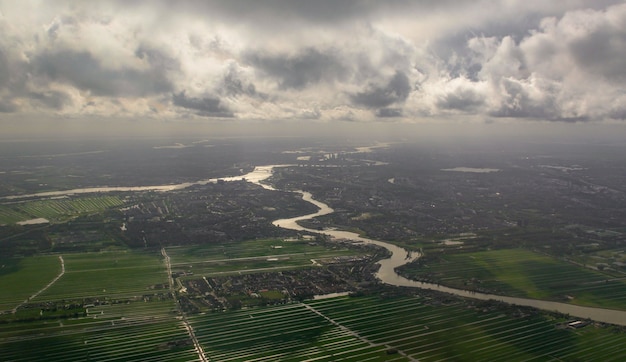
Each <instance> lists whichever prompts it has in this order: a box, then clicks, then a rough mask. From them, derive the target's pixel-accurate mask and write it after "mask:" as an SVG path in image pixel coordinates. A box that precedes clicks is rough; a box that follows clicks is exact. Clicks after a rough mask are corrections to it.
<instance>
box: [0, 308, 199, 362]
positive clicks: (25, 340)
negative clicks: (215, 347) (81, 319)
mask: <svg viewBox="0 0 626 362" xmlns="http://www.w3.org/2000/svg"><path fill="white" fill-rule="evenodd" d="M36 332H40V331H39V330H38V331H36ZM46 332H48V333H39V334H35V333H33V334H30V335H27V336H22V337H14V338H11V339H5V340H0V360H2V361H37V360H43V359H45V360H46V361H88V360H94V361H197V360H199V357H198V355H197V353H196V352H195V351H194V348H193V344H192V343H191V342H190V340H189V336H188V334H187V331H186V329H185V328H184V326H183V324H182V322H180V321H177V320H175V319H174V318H172V317H170V318H164V319H156V320H143V319H140V320H133V319H132V318H129V319H126V320H107V321H105V322H99V321H98V320H93V322H92V323H81V324H76V325H65V326H59V327H57V330H56V331H54V333H50V331H46ZM33 346H36V347H35V348H33Z"/></svg>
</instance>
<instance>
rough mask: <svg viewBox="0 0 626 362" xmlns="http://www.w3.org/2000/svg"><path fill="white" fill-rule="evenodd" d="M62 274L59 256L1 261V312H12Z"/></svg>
mask: <svg viewBox="0 0 626 362" xmlns="http://www.w3.org/2000/svg"><path fill="white" fill-rule="evenodd" d="M60 272H61V261H60V260H59V257H58V256H55V255H44V256H32V257H24V258H6V259H0V291H1V292H0V311H4V310H11V309H13V308H15V307H16V306H17V305H19V304H20V303H22V302H23V301H24V300H26V299H27V298H29V297H30V296H31V295H33V294H35V293H36V292H37V291H39V290H40V289H41V288H44V287H45V286H46V285H47V284H48V283H50V282H51V281H52V280H53V279H54V278H56V277H57V275H59V273H60Z"/></svg>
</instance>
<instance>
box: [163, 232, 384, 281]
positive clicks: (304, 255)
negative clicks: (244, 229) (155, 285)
mask: <svg viewBox="0 0 626 362" xmlns="http://www.w3.org/2000/svg"><path fill="white" fill-rule="evenodd" d="M371 252H372V251H371V250H365V249H362V250H359V249H356V248H355V247H351V248H348V247H346V246H342V245H340V244H337V243H328V245H324V244H323V243H322V242H315V241H310V240H305V239H300V240H285V239H258V240H247V241H243V242H240V243H223V244H221V245H219V246H217V245H200V246H192V247H169V248H167V253H168V255H169V256H170V257H171V258H172V270H173V271H179V272H193V273H194V274H195V275H205V276H210V275H217V274H233V273H237V274H239V273H241V272H245V271H246V270H250V271H252V270H259V269H261V270H263V269H274V268H276V269H293V268H297V267H308V266H311V265H312V264H313V262H312V260H315V261H318V260H319V261H323V260H326V259H332V258H335V257H349V256H355V257H356V256H361V255H365V254H366V253H371Z"/></svg>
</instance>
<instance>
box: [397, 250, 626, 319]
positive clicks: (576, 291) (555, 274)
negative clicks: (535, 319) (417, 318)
mask: <svg viewBox="0 0 626 362" xmlns="http://www.w3.org/2000/svg"><path fill="white" fill-rule="evenodd" d="M404 271H405V273H406V274H407V275H408V276H410V277H411V278H416V279H426V280H431V281H434V282H437V283H440V284H442V285H447V286H451V287H455V288H462V289H473V290H479V291H485V292H489V293H493V294H500V295H510V296H516V297H527V298H535V299H546V300H555V301H563V302H570V303H574V304H580V305H586V306H595V307H604V308H615V309H626V278H614V277H612V276H610V275H607V274H604V273H601V272H599V271H595V270H590V269H587V268H584V267H582V266H578V265H574V264H571V263H568V262H566V261H562V260H557V259H554V258H552V257H549V256H546V255H542V254H538V253H534V252H532V251H529V250H524V249H507V250H493V251H484V252H476V253H460V254H452V255H444V256H441V257H440V258H438V259H437V260H435V261H430V262H427V263H422V264H421V265H409V266H407V267H405V269H404Z"/></svg>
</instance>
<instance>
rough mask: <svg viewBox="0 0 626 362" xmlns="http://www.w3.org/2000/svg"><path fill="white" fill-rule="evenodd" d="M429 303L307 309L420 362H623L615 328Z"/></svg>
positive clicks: (347, 301)
mask: <svg viewBox="0 0 626 362" xmlns="http://www.w3.org/2000/svg"><path fill="white" fill-rule="evenodd" d="M432 302H433V301H432V300H427V299H421V298H415V297H414V298H407V297H402V298H389V299H381V298H378V297H358V298H356V297H342V298H333V299H325V300H316V301H309V302H307V304H308V305H309V306H311V307H312V308H314V309H315V310H317V311H318V312H320V313H321V314H323V315H324V316H325V317H327V318H329V319H332V320H333V321H334V322H336V323H338V324H340V325H341V326H343V327H345V328H347V329H348V330H350V331H353V332H355V333H358V334H359V335H360V336H361V337H362V338H366V339H367V340H369V341H370V342H371V343H374V344H376V345H385V346H389V348H392V349H395V350H397V351H399V352H402V353H405V354H406V355H408V356H409V357H411V358H414V359H416V360H419V361H439V360H454V361H526V360H537V361H544V360H580V361H593V360H596V361H607V360H615V361H620V360H625V359H626V350H624V349H623V348H622V346H623V345H624V343H626V334H625V333H623V332H621V331H618V329H614V328H613V327H603V328H600V327H596V326H594V325H587V326H585V327H583V328H580V329H577V330H573V329H568V328H566V327H564V326H563V324H562V323H558V322H557V321H555V320H550V319H546V317H544V316H542V315H540V314H530V315H525V316H524V317H513V316H512V315H507V314H505V313H503V312H502V311H496V310H489V308H481V309H480V310H477V309H475V308H471V309H470V308H468V307H467V306H466V305H462V304H460V303H459V304H451V305H435V304H432ZM511 310H515V308H512V309H511Z"/></svg>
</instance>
